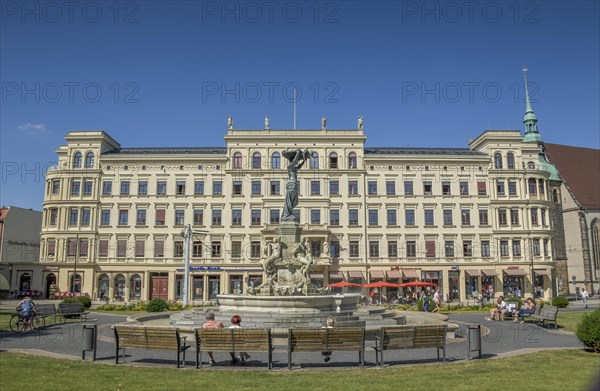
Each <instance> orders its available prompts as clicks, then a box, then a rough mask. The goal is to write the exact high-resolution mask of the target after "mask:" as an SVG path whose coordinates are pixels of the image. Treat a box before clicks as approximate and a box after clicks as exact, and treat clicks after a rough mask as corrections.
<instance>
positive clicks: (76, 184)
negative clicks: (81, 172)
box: [71, 181, 81, 196]
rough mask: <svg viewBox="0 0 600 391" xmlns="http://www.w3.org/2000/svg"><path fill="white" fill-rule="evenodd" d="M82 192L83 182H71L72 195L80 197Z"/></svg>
mask: <svg viewBox="0 0 600 391" xmlns="http://www.w3.org/2000/svg"><path fill="white" fill-rule="evenodd" d="M80 190H81V182H80V181H72V182H71V195H72V196H78V195H79V192H80Z"/></svg>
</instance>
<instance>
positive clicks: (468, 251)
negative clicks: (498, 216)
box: [463, 240, 473, 258]
mask: <svg viewBox="0 0 600 391" xmlns="http://www.w3.org/2000/svg"><path fill="white" fill-rule="evenodd" d="M463 256H464V257H465V258H467V257H472V256H473V242H472V241H470V240H463Z"/></svg>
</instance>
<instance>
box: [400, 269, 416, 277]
mask: <svg viewBox="0 0 600 391" xmlns="http://www.w3.org/2000/svg"><path fill="white" fill-rule="evenodd" d="M402 274H404V278H419V273H417V271H416V270H415V269H402Z"/></svg>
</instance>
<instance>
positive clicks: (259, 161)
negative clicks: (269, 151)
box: [252, 152, 262, 169]
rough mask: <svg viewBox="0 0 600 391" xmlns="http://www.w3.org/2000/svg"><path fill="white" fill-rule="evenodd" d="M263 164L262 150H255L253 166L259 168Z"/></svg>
mask: <svg viewBox="0 0 600 391" xmlns="http://www.w3.org/2000/svg"><path fill="white" fill-rule="evenodd" d="M261 166H262V158H261V156H260V152H254V155H252V168H255V169H259V168H261Z"/></svg>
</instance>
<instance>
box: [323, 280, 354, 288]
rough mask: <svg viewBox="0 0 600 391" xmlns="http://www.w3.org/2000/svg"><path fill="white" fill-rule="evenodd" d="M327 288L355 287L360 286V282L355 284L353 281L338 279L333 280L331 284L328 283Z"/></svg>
mask: <svg viewBox="0 0 600 391" xmlns="http://www.w3.org/2000/svg"><path fill="white" fill-rule="evenodd" d="M327 286H328V287H329V288H346V287H350V286H353V287H356V288H362V285H360V284H355V283H353V282H348V281H340V282H334V283H333V284H329V285H327Z"/></svg>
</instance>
